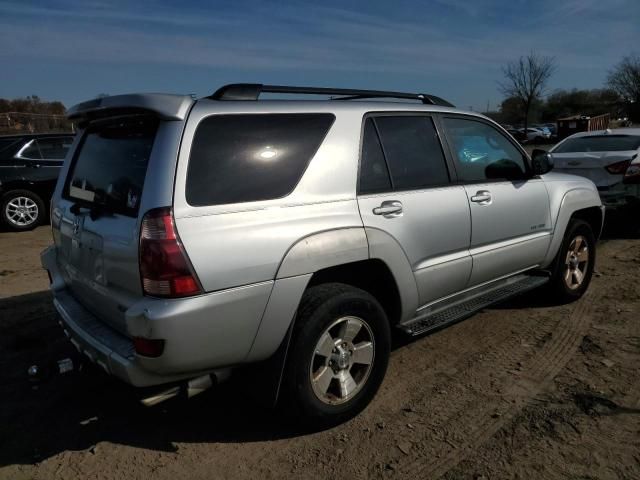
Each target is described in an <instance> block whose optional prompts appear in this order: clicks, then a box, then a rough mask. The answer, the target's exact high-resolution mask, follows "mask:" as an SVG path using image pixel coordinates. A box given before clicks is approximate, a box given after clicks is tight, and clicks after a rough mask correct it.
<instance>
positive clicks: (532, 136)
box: [520, 127, 551, 143]
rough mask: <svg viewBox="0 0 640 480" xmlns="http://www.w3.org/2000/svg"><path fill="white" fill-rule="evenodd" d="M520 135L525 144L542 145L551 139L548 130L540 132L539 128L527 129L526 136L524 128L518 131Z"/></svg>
mask: <svg viewBox="0 0 640 480" xmlns="http://www.w3.org/2000/svg"><path fill="white" fill-rule="evenodd" d="M520 135H521V136H522V138H524V139H525V140H526V141H527V142H531V143H543V142H545V141H547V140H549V139H550V138H551V132H549V130H548V129H547V130H542V129H540V128H535V127H529V128H527V131H526V134H525V130H524V128H521V129H520Z"/></svg>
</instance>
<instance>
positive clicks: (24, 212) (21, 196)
mask: <svg viewBox="0 0 640 480" xmlns="http://www.w3.org/2000/svg"><path fill="white" fill-rule="evenodd" d="M0 209H1V210H0V219H1V220H2V223H3V224H4V225H5V226H6V227H8V228H9V229H10V230H14V231H22V230H31V229H33V228H35V227H37V226H38V225H40V224H41V223H42V221H43V218H44V216H45V211H44V210H45V208H44V202H43V201H42V199H41V198H40V197H39V196H38V195H36V194H35V193H33V192H30V191H29V190H10V191H9V192H7V193H5V194H4V195H3V196H2V199H1V200H0Z"/></svg>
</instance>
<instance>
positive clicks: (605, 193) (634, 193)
mask: <svg viewBox="0 0 640 480" xmlns="http://www.w3.org/2000/svg"><path fill="white" fill-rule="evenodd" d="M598 193H599V194H600V199H601V200H602V204H603V205H605V206H606V207H607V208H609V209H617V208H624V207H628V206H634V205H640V186H638V185H625V186H624V187H622V188H617V189H615V190H599V191H598Z"/></svg>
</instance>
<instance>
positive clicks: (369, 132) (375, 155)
mask: <svg viewBox="0 0 640 480" xmlns="http://www.w3.org/2000/svg"><path fill="white" fill-rule="evenodd" d="M389 190H391V179H390V178H389V170H388V169H387V163H386V162H385V160H384V154H383V153H382V146H381V145H380V140H379V139H378V134H377V133H376V127H375V125H374V124H373V119H372V118H367V121H366V122H365V125H364V136H363V138H362V160H361V161H360V185H359V188H358V192H359V193H360V194H363V195H365V194H367V193H378V192H385V191H389Z"/></svg>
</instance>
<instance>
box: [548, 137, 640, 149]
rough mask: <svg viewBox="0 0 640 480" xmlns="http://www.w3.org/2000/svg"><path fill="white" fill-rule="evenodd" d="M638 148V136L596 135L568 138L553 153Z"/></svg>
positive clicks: (639, 138)
mask: <svg viewBox="0 0 640 480" xmlns="http://www.w3.org/2000/svg"><path fill="white" fill-rule="evenodd" d="M638 148H640V136H634V135H598V136H595V135H594V136H589V137H576V138H570V139H568V140H566V141H565V142H563V143H562V144H561V145H559V146H558V147H557V148H556V149H555V150H554V151H553V152H554V153H574V152H623V151H625V150H636V149H638Z"/></svg>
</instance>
